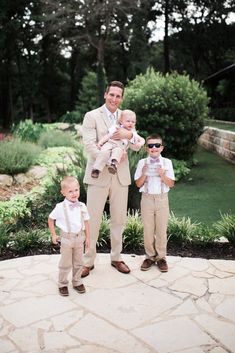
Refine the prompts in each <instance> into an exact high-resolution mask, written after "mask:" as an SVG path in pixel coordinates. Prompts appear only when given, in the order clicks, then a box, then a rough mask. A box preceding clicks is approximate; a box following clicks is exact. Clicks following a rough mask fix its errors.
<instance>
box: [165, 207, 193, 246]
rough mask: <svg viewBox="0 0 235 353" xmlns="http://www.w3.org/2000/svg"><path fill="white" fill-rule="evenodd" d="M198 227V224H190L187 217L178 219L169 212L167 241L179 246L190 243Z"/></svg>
mask: <svg viewBox="0 0 235 353" xmlns="http://www.w3.org/2000/svg"><path fill="white" fill-rule="evenodd" d="M198 226H199V223H196V222H192V221H191V219H190V218H189V217H182V218H178V217H176V216H175V215H174V213H173V212H171V215H170V218H169V222H168V227H167V235H168V240H170V241H172V242H178V243H180V244H182V243H186V242H191V241H192V240H193V239H194V237H195V234H196V233H197V227H198Z"/></svg>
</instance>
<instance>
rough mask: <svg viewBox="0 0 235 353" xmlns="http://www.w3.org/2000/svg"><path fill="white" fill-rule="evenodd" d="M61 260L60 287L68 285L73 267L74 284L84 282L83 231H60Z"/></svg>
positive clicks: (77, 284)
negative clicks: (82, 275)
mask: <svg viewBox="0 0 235 353" xmlns="http://www.w3.org/2000/svg"><path fill="white" fill-rule="evenodd" d="M60 235H61V247H60V254H61V257H60V262H59V283H58V285H59V288H61V287H64V286H67V285H68V275H69V273H70V271H71V269H72V284H73V286H74V287H76V286H79V285H80V284H82V280H81V274H82V267H83V250H84V240H85V237H84V234H83V233H82V232H80V233H78V234H75V233H65V232H63V231H61V232H60Z"/></svg>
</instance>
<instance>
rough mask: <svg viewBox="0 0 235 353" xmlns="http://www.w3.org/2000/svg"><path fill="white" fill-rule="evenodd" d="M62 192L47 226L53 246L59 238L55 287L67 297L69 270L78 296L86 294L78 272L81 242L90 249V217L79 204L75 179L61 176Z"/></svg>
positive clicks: (81, 266)
mask: <svg viewBox="0 0 235 353" xmlns="http://www.w3.org/2000/svg"><path fill="white" fill-rule="evenodd" d="M61 193H62V195H63V196H64V197H65V199H64V201H62V202H60V203H57V205H56V206H55V208H54V209H53V210H52V212H51V213H50V215H49V218H48V226H49V229H50V232H51V237H52V242H53V244H57V243H58V241H59V239H61V248H60V253H61V258H60V262H59V283H58V286H59V293H60V295H62V296H68V295H69V291H68V275H69V272H70V271H71V269H72V283H73V288H74V289H75V290H76V291H77V292H78V293H84V292H85V291H86V290H85V287H84V285H83V284H82V280H81V273H82V268H83V248H84V240H85V247H86V249H88V248H89V242H90V231H89V223H88V220H89V215H88V212H87V207H86V205H85V204H84V203H82V202H80V201H78V199H79V196H80V186H79V182H78V181H77V179H76V178H74V177H72V176H66V177H64V178H63V180H62V181H61ZM55 225H56V226H57V227H58V228H59V229H60V238H59V237H58V236H57V234H56V229H55ZM84 236H85V237H84Z"/></svg>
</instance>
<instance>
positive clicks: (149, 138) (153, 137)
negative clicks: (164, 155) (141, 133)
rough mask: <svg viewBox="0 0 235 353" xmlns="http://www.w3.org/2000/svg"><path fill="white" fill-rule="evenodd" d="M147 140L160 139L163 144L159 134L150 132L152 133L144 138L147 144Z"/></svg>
mask: <svg viewBox="0 0 235 353" xmlns="http://www.w3.org/2000/svg"><path fill="white" fill-rule="evenodd" d="M149 140H161V141H162V145H163V139H162V137H161V136H160V135H159V134H152V135H149V136H148V137H147V138H146V145H147V144H148V141H149Z"/></svg>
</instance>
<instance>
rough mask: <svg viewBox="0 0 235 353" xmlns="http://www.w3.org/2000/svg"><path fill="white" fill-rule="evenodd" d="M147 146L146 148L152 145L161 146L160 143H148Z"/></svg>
mask: <svg viewBox="0 0 235 353" xmlns="http://www.w3.org/2000/svg"><path fill="white" fill-rule="evenodd" d="M147 146H148V148H153V147H156V148H159V147H161V146H162V144H161V143H148V144H147Z"/></svg>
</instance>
